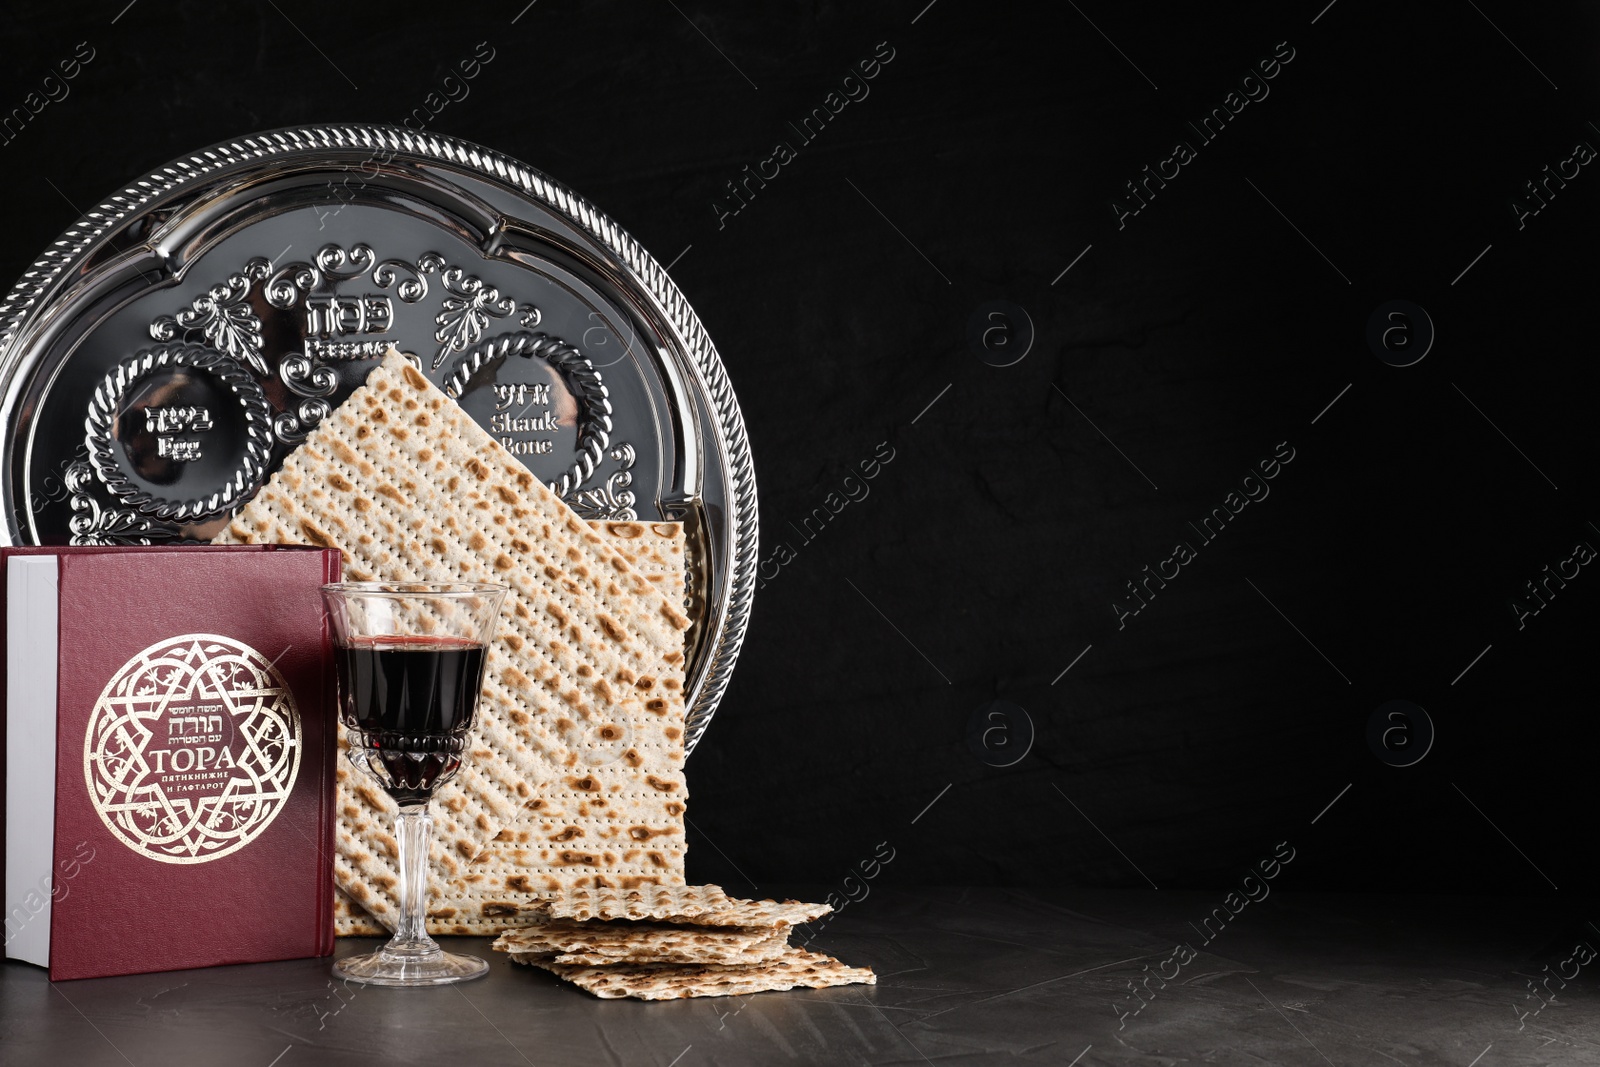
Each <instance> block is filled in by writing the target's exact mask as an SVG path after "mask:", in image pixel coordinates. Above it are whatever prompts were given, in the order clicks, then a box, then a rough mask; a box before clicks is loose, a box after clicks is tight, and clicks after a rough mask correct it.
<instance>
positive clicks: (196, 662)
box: [83, 634, 301, 863]
mask: <svg viewBox="0 0 1600 1067" xmlns="http://www.w3.org/2000/svg"><path fill="white" fill-rule="evenodd" d="M300 744H301V738H300V713H299V710H298V708H296V706H295V702H294V694H293V693H291V692H290V690H289V687H288V685H286V684H285V683H284V680H283V677H282V676H281V675H280V674H279V673H278V672H277V670H276V668H274V667H273V665H272V664H271V663H270V662H268V661H267V659H266V658H265V657H264V656H262V655H261V653H259V652H257V651H256V650H255V649H253V648H251V647H250V646H249V645H245V644H241V643H240V642H238V641H234V640H232V639H231V638H227V637H220V636H217V635H216V634H184V635H183V636H181V637H174V638H170V639H168V640H166V641H161V642H159V643H157V644H154V645H151V646H150V647H149V648H147V649H145V650H144V651H143V652H140V653H139V654H138V655H136V656H134V657H133V658H132V659H131V660H129V661H128V662H127V663H125V664H124V665H123V666H122V669H121V670H119V671H117V673H116V674H115V675H114V676H112V678H111V681H110V682H109V683H107V685H106V687H105V690H104V691H103V692H102V693H101V694H100V699H99V700H98V701H96V702H95V706H94V711H93V712H92V713H91V714H90V717H89V730H88V734H87V736H86V737H85V739H84V747H83V774H84V780H85V782H86V784H87V785H88V787H89V799H90V800H91V801H92V802H93V804H94V808H95V811H96V812H98V813H99V815H100V819H101V821H103V822H104V823H105V825H106V829H108V830H110V831H111V833H112V834H113V835H114V836H115V837H116V838H117V840H119V841H121V842H122V843H123V844H125V845H127V846H128V847H129V848H131V849H133V850H134V851H135V852H138V853H140V854H141V855H144V856H148V857H150V858H151V859H155V860H160V861H162V862H163V863H205V862H207V861H208V860H214V859H219V858H221V857H223V856H226V855H229V854H230V853H233V852H237V851H238V850H239V849H241V848H243V847H244V846H245V845H248V844H249V843H250V842H251V841H253V840H255V839H256V838H257V837H258V836H260V834H261V832H262V831H263V830H265V829H266V828H267V826H268V825H269V824H270V823H271V822H272V820H273V819H274V818H276V817H277V815H278V812H280V811H281V810H283V806H284V804H285V803H286V802H287V800H288V798H289V792H290V790H291V789H293V788H294V781H295V776H296V775H297V774H298V772H299V770H300Z"/></svg>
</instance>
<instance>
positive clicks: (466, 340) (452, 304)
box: [433, 267, 517, 370]
mask: <svg viewBox="0 0 1600 1067" xmlns="http://www.w3.org/2000/svg"><path fill="white" fill-rule="evenodd" d="M439 280H440V283H441V284H442V285H443V286H444V287H445V290H446V291H447V292H449V293H450V294H451V295H449V296H447V297H445V298H444V302H443V304H442V306H441V310H440V312H439V314H438V315H437V316H436V317H435V318H434V320H433V321H434V322H436V323H438V324H439V329H438V330H437V331H436V332H435V333H434V335H433V339H434V340H435V341H438V342H439V343H440V344H441V345H443V346H444V347H443V348H440V349H439V354H438V355H436V356H434V357H433V369H434V370H438V369H439V365H440V364H441V363H443V362H444V361H445V357H446V356H448V355H449V354H450V353H452V352H465V351H466V350H467V348H468V347H470V346H472V345H475V344H477V343H478V340H479V338H481V337H482V336H483V331H484V330H486V329H488V327H489V317H490V316H491V315H492V316H494V317H495V318H499V319H503V318H505V317H506V316H507V315H509V314H511V313H512V312H513V311H515V310H517V302H516V301H515V300H512V299H510V298H509V297H506V298H502V297H501V296H500V290H498V289H496V288H495V287H494V286H492V285H485V284H484V283H483V282H482V281H481V280H480V279H478V278H477V277H475V276H473V275H471V274H468V273H466V272H465V271H463V270H462V269H461V268H460V267H451V268H450V269H449V270H447V271H445V272H444V274H443V275H442V276H441V277H440V279H439Z"/></svg>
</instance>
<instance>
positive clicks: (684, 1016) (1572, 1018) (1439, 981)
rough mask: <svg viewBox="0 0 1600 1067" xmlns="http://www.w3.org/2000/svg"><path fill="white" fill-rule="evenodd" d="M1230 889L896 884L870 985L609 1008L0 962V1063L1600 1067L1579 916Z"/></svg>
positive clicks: (573, 1000) (1552, 902) (362, 945)
mask: <svg viewBox="0 0 1600 1067" xmlns="http://www.w3.org/2000/svg"><path fill="white" fill-rule="evenodd" d="M763 888H766V887H763ZM793 892H794V893H795V894H796V895H800V896H803V897H808V898H810V899H819V897H820V894H819V891H818V890H816V889H814V888H813V889H811V890H809V891H807V890H805V889H803V888H796V889H795V890H793ZM1225 896H1226V894H1225V893H1224V892H1221V891H1217V892H1207V893H1180V892H1171V891H1163V892H1144V891H1139V892H1134V891H1126V892H1108V891H1094V892H1086V891H1085V892H1079V891H1072V890H1062V891H1056V892H1046V891H1040V890H999V889H984V890H979V889H972V890H964V889H961V888H930V889H925V890H921V891H915V892H913V891H903V890H893V889H890V888H887V887H883V888H878V889H876V890H874V891H873V892H872V893H871V895H870V896H869V897H867V898H866V899H864V900H862V901H859V902H856V903H852V904H850V905H848V906H847V907H846V908H845V909H843V911H842V912H841V913H840V914H839V915H837V916H836V917H834V918H833V920H832V921H831V922H830V923H828V924H827V925H826V926H825V927H823V928H822V929H820V930H812V931H810V933H811V934H812V936H813V937H814V940H813V947H819V948H822V949H824V950H826V951H828V952H831V953H833V954H835V955H837V956H839V957H840V958H842V959H844V960H845V961H847V962H849V963H854V964H870V965H871V966H872V967H873V968H874V969H875V970H876V971H877V973H878V976H879V980H878V984H877V985H876V986H850V987H843V988H836V989H823V990H804V991H794V992H787V993H762V994H757V995H754V996H747V997H730V998H714V999H702V1000H684V1001H675V1002H670V1003H641V1002H637V1001H602V1000H597V999H594V998H592V997H590V996H589V995H588V994H586V993H583V992H580V991H578V990H576V989H574V988H572V987H570V986H566V985H563V984H562V983H560V982H558V981H557V980H555V979H554V978H552V977H551V976H550V975H547V974H545V973H543V972H541V971H536V970H531V969H528V968H523V967H519V966H513V965H511V964H510V963H509V962H507V961H506V960H505V959H504V958H503V957H501V956H499V954H497V953H491V952H490V951H489V942H488V940H487V939H456V941H455V944H456V947H458V948H465V949H467V950H468V951H474V952H479V953H482V954H485V955H490V956H493V957H495V958H494V959H493V969H492V970H491V972H490V974H489V976H488V977H487V978H486V979H484V980H481V981H477V982H473V983H469V984H467V985H464V986H457V987H454V988H446V989H427V990H389V989H376V988H363V987H359V986H345V985H343V984H341V983H336V982H333V981H331V980H330V977H329V971H328V961H327V960H325V959H323V960H299V961H291V962H284V963H271V964H258V965H254V966H240V967H219V968H214V969H210V970H201V971H183V972H174V973H168V974H152V975H142V976H136V977H128V978H113V979H97V980H89V981H79V982H65V983H60V984H57V985H55V986H52V985H51V984H50V983H49V982H47V981H46V980H45V977H44V973H43V972H42V971H41V970H39V969H38V968H35V967H32V966H29V965H26V964H18V963H7V964H6V965H5V968H4V977H3V980H0V1063H3V1064H5V1065H6V1067H11V1065H24V1064H50V1065H61V1067H67V1065H80V1064H81V1065H100V1064H106V1065H129V1064H131V1065H135V1067H147V1065H158V1064H160V1065H177V1067H183V1065H189V1064H207V1065H209V1064H238V1065H244V1067H300V1065H304V1064H358V1063H403V1064H424V1063H425V1064H444V1065H455V1064H461V1065H466V1064H474V1065H475V1064H513V1065H515V1064H537V1065H540V1067H544V1065H574V1064H576V1065H586V1064H626V1065H633V1064H639V1065H652V1067H696V1065H701V1064H725V1065H731V1064H766V1063H772V1064H808V1063H816V1064H852V1065H855V1064H873V1065H877V1064H923V1063H927V1064H936V1065H938V1067H946V1065H956V1064H968V1063H971V1064H991V1063H996V1064H998V1063H1013V1062H1017V1063H1041V1064H1063V1065H1066V1064H1074V1065H1081V1067H1090V1065H1094V1064H1144V1065H1157V1064H1160V1065H1176V1064H1200V1063H1204V1064H1229V1065H1232V1064H1244V1065H1255V1064H1296V1065H1298V1064H1314V1065H1327V1064H1334V1065H1338V1067H1345V1065H1355V1064H1418V1065H1436V1064H1437V1065H1446V1064H1448V1065H1453V1067H1505V1065H1508V1064H1600V995H1597V991H1600V981H1597V978H1600V961H1592V962H1591V961H1587V960H1585V957H1586V956H1588V953H1587V952H1585V951H1583V950H1582V949H1581V948H1580V949H1579V950H1578V954H1577V955H1576V956H1575V955H1574V949H1575V947H1577V946H1579V945H1580V944H1581V945H1595V946H1600V929H1596V928H1595V927H1594V926H1591V925H1589V924H1588V922H1587V919H1588V918H1590V917H1591V916H1590V915H1588V914H1586V913H1585V911H1584V910H1583V909H1582V907H1581V906H1580V905H1579V903H1577V902H1575V901H1571V900H1567V899H1566V898H1564V897H1555V896H1547V897H1529V898H1523V899H1484V898H1472V897H1448V898H1416V897H1412V898H1393V897H1382V896H1341V897H1332V896H1306V895H1291V894H1289V893H1287V892H1283V891H1277V892H1273V893H1271V895H1270V896H1268V897H1267V898H1266V899H1264V900H1262V901H1259V902H1242V900H1241V898H1234V899H1233V901H1232V903H1233V904H1234V906H1235V907H1237V908H1238V909H1239V910H1238V913H1237V914H1234V913H1232V912H1229V911H1227V910H1226V909H1225V908H1224V907H1223V905H1224V903H1225V901H1224V897H1225ZM1558 901H1559V903H1558ZM1214 909H1223V910H1221V911H1214ZM1219 916H1221V917H1225V918H1226V921H1223V918H1219ZM1595 916H1600V912H1597V913H1595ZM1208 917H1209V918H1210V921H1209V923H1208V922H1207V921H1206V920H1207V919H1208ZM152 920H153V921H155V919H154V917H152ZM1208 935H1209V941H1208V939H1207V938H1208ZM799 936H800V937H803V936H805V934H804V933H802V934H801V935H799ZM374 943H375V942H373V941H370V940H356V941H345V942H341V943H340V944H339V953H340V954H345V953H352V952H359V951H365V950H367V949H368V948H369V947H370V946H371V945H373V944H374ZM1580 960H1584V961H1585V962H1579V961H1580ZM1559 973H1564V974H1566V975H1568V976H1569V978H1568V979H1567V980H1563V979H1562V978H1560V977H1558V974H1559ZM1530 983H1536V984H1534V985H1533V986H1531V987H1530ZM1530 988H1531V989H1532V990H1534V991H1533V992H1531V991H1530ZM1534 992H1537V993H1538V996H1535V995H1534Z"/></svg>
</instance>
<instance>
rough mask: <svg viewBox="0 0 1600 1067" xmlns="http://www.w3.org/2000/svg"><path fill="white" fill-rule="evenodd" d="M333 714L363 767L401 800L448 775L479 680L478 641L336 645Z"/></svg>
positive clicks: (457, 759) (410, 800) (419, 795)
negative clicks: (350, 735)
mask: <svg viewBox="0 0 1600 1067" xmlns="http://www.w3.org/2000/svg"><path fill="white" fill-rule="evenodd" d="M338 656H339V678H340V682H341V685H340V694H339V695H340V709H339V710H340V716H341V717H342V718H343V719H344V724H345V726H346V727H347V728H348V729H350V730H352V731H354V732H355V734H356V737H357V738H358V740H359V742H360V744H361V747H362V749H363V751H364V753H365V755H366V761H367V768H368V772H369V773H370V774H372V776H373V777H374V778H376V779H378V781H379V782H381V783H382V784H383V787H384V789H386V790H387V791H388V793H389V795H390V796H392V797H394V799H395V800H396V802H398V803H399V804H401V805H410V804H420V803H425V802H426V801H427V800H428V798H429V797H431V796H432V795H433V790H434V787H435V786H437V785H440V784H442V783H444V782H447V781H449V780H450V779H451V778H454V777H455V774H456V771H458V770H459V769H460V768H461V753H462V751H463V749H465V747H466V743H467V732H468V731H469V730H471V729H472V720H473V713H474V711H475V709H476V708H477V704H478V689H479V687H480V686H481V684H482V681H483V645H482V644H481V643H479V642H476V641H464V640H462V639H460V638H452V637H357V638H351V639H348V640H347V642H346V643H345V644H344V645H342V646H341V647H340V648H339V650H338Z"/></svg>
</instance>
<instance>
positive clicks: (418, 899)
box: [387, 804, 439, 955]
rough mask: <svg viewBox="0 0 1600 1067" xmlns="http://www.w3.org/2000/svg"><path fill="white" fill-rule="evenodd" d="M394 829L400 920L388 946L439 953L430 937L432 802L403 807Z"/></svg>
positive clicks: (417, 951)
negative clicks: (429, 874)
mask: <svg viewBox="0 0 1600 1067" xmlns="http://www.w3.org/2000/svg"><path fill="white" fill-rule="evenodd" d="M394 829H395V840H396V841H398V842H399V844H400V856H399V860H400V889H399V897H400V921H399V922H398V923H397V924H396V925H395V930H394V939H393V940H392V941H390V942H389V944H388V946H387V948H388V950H389V951H391V952H394V951H399V952H404V953H407V954H408V955H409V954H422V953H431V952H437V951H439V946H438V945H436V944H434V942H433V939H432V938H430V937H429V936H428V842H429V841H431V840H432V839H433V816H431V815H429V814H428V805H427V804H415V805H411V806H408V807H403V808H401V809H400V814H399V815H398V816H397V817H396V818H395V827H394Z"/></svg>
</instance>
